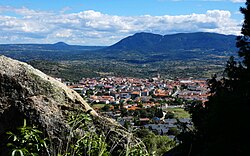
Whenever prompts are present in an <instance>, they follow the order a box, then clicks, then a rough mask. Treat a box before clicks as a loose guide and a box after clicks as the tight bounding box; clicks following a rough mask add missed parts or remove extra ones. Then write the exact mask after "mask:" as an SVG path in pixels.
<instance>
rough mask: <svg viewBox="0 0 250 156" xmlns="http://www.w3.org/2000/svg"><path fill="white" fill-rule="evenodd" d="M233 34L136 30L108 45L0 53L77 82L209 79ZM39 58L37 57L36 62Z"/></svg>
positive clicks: (232, 50)
mask: <svg viewBox="0 0 250 156" xmlns="http://www.w3.org/2000/svg"><path fill="white" fill-rule="evenodd" d="M235 39H236V36H233V35H222V34H216V33H205V32H197V33H179V34H172V35H158V34H152V33H144V32H143V33H136V34H134V35H132V36H129V37H126V38H124V39H122V40H121V41H119V42H117V43H115V44H113V45H111V46H108V47H100V46H79V45H68V44H66V43H63V42H58V43H55V44H5V45H3V44H2V45H0V55H1V54H2V55H5V56H8V57H11V58H14V59H18V60H21V61H25V62H29V63H31V64H32V65H33V66H35V67H36V68H38V69H40V70H42V71H43V72H46V73H47V74H50V75H52V76H55V77H61V78H65V79H66V80H76V81H77V80H79V79H81V78H82V77H98V76H103V75H104V76H106V75H116V76H133V77H152V76H155V74H156V73H160V74H161V75H164V76H165V77H168V78H172V77H190V76H191V77H196V78H199V77H210V76H211V74H213V73H216V72H218V71H221V70H222V69H224V65H225V62H226V61H227V60H228V58H229V56H236V55H237V49H236V47H235V42H236V40H235ZM36 60H38V61H36Z"/></svg>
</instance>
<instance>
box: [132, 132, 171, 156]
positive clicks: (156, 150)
mask: <svg viewBox="0 0 250 156" xmlns="http://www.w3.org/2000/svg"><path fill="white" fill-rule="evenodd" d="M135 134H136V135H137V136H138V137H140V138H141V139H142V141H143V142H144V144H145V145H146V147H147V150H148V152H149V154H150V155H153V156H161V155H163V154H164V153H166V152H167V151H169V150H170V149H172V148H174V147H175V146H176V142H175V141H173V140H172V139H170V138H168V136H161V135H155V134H154V133H153V132H151V131H150V130H148V129H146V128H141V129H138V130H136V132H135Z"/></svg>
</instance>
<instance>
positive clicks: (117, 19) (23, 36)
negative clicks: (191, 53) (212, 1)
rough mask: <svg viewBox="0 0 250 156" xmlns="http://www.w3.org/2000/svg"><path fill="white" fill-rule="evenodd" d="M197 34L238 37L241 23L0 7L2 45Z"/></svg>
mask: <svg viewBox="0 0 250 156" xmlns="http://www.w3.org/2000/svg"><path fill="white" fill-rule="evenodd" d="M7 13H8V14H7ZM9 13H12V14H9ZM198 31H206V32H217V33H223V34H239V32H240V24H239V23H238V22H236V21H234V20H233V19H232V18H231V13H230V12H229V11H225V10H208V11H207V12H206V13H204V14H190V15H178V16H170V15H164V16H151V15H141V16H116V15H108V14H103V13H101V12H97V11H93V10H87V11H82V12H78V13H65V12H64V11H61V12H58V13H56V12H45V11H37V10H30V9H28V8H13V7H8V6H7V7H3V6H2V7H1V6H0V35H1V36H6V37H5V38H0V42H1V43H30V42H33V43H53V42H58V41H64V42H67V43H70V44H85V45H110V44H113V43H115V42H117V41H119V40H120V39H122V38H124V37H126V36H128V35H132V34H134V33H136V32H152V33H159V34H173V33H181V32H198Z"/></svg>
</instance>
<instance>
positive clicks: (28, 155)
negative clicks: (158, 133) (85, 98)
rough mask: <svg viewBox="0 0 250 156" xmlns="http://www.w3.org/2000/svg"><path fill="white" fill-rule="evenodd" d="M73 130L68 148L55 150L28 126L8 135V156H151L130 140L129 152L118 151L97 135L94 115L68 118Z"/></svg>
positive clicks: (75, 113) (73, 114) (41, 135)
mask: <svg viewBox="0 0 250 156" xmlns="http://www.w3.org/2000/svg"><path fill="white" fill-rule="evenodd" d="M67 120H68V124H69V126H70V127H71V128H70V132H69V134H67V135H66V136H67V140H66V141H67V146H66V147H53V145H52V142H51V141H50V140H49V139H47V138H45V137H44V136H43V135H44V134H43V133H42V132H41V131H40V130H38V129H37V127H35V126H31V127H30V126H27V125H26V120H25V121H24V125H23V126H22V127H20V128H17V130H16V131H15V132H7V133H6V135H8V136H9V137H8V142H7V144H6V146H7V147H8V150H9V151H8V153H9V155H12V156H38V155H39V156H47V155H51V154H52V155H55V156H82V155H86V156H111V155H121V156H128V155H129V156H139V155H145V156H147V155H149V154H148V153H147V151H145V150H144V149H143V147H141V146H140V145H134V146H131V145H130V142H129V139H128V142H127V143H126V144H125V146H126V148H125V149H117V150H114V149H116V146H117V145H116V144H113V145H109V144H108V143H107V138H106V136H105V135H104V134H103V132H97V130H96V128H95V127H94V125H93V123H92V122H93V120H92V119H91V117H90V115H88V114H86V113H84V112H83V111H77V112H73V113H70V114H69V115H68V119H67ZM161 148H162V147H161Z"/></svg>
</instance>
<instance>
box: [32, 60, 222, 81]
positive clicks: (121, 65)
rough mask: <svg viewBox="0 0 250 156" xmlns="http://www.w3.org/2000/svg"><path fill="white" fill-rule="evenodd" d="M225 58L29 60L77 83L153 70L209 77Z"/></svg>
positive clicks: (165, 74)
mask: <svg viewBox="0 0 250 156" xmlns="http://www.w3.org/2000/svg"><path fill="white" fill-rule="evenodd" d="M225 60H226V59H225V58H222V59H214V60H206V59H205V60H200V59H196V60H186V61H185V62H184V61H179V60H163V61H158V62H148V63H145V64H134V63H129V62H126V61H122V60H115V59H114V60H112V59H111V60H110V59H106V58H98V57H97V58H88V59H86V60H81V61H44V60H41V61H31V62H28V63H29V64H31V65H32V66H34V67H35V68H37V69H39V70H41V71H43V72H44V73H46V74H48V75H51V76H53V77H60V78H63V79H64V80H67V81H75V82H78V81H79V80H80V79H81V78H83V77H103V76H123V77H139V78H148V77H154V76H155V75H157V73H159V74H161V75H162V76H163V77H164V78H171V79H173V78H176V77H181V78H183V77H185V78H186V77H194V78H209V77H210V76H211V75H212V74H214V73H218V74H219V73H221V72H222V71H223V67H224V66H225V64H224V63H223V62H224V61H225Z"/></svg>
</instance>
